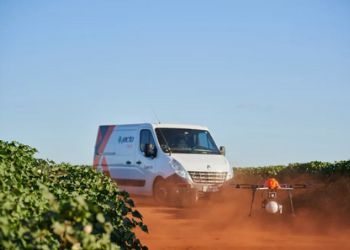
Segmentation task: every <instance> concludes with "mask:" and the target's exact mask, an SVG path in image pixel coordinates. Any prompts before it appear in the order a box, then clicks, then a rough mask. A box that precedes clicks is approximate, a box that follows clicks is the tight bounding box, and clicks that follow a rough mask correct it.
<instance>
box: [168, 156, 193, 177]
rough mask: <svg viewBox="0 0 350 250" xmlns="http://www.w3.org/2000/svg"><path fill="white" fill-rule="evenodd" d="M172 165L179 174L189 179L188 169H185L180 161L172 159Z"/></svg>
mask: <svg viewBox="0 0 350 250" xmlns="http://www.w3.org/2000/svg"><path fill="white" fill-rule="evenodd" d="M170 166H171V167H172V168H173V169H174V171H175V173H176V174H177V175H179V176H181V177H182V178H185V179H189V176H188V173H187V171H186V170H185V169H184V167H183V166H182V165H181V163H180V162H178V161H177V160H175V159H172V160H171V161H170Z"/></svg>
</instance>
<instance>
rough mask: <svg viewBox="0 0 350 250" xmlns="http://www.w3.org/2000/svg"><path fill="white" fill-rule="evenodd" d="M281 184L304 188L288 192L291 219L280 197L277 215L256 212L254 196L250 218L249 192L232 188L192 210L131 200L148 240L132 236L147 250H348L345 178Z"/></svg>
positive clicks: (349, 203) (349, 198) (349, 184)
mask: <svg viewBox="0 0 350 250" xmlns="http://www.w3.org/2000/svg"><path fill="white" fill-rule="evenodd" d="M237 181H239V182H240V183H254V182H253V181H256V182H257V181H261V180H253V179H251V180H244V179H238V180H235V183H238V182H237ZM248 181H249V182H248ZM260 183H261V182H260ZM282 183H290V184H293V183H307V184H309V186H308V188H307V189H304V190H295V191H294V192H293V201H294V207H295V214H296V216H293V215H292V214H291V212H290V206H289V200H288V196H287V194H284V193H282V192H279V193H278V195H279V200H280V201H281V203H282V204H283V214H282V215H279V214H278V215H276V214H273V215H272V214H268V213H266V212H265V211H264V210H263V209H261V201H262V197H261V196H260V195H259V194H258V195H257V197H256V200H255V203H254V207H253V214H252V216H251V217H249V216H248V214H249V206H250V202H251V191H250V190H242V189H234V188H233V187H227V188H225V189H223V190H222V191H221V192H220V193H219V194H215V195H212V196H211V197H209V198H207V199H203V200H200V202H199V204H198V205H197V206H195V207H193V208H174V207H165V206H156V205H154V204H153V200H152V199H151V198H147V199H146V198H141V197H135V198H134V199H135V201H136V206H137V209H138V210H139V211H140V212H141V213H142V215H143V216H144V222H145V223H146V224H147V225H148V227H149V234H144V233H142V232H137V234H138V236H139V237H140V238H141V240H142V242H143V244H145V245H147V246H148V247H149V248H150V249H266V248H278V249H332V248H333V249H334V248H337V249H350V237H349V235H350V213H349V211H350V179H349V178H345V177H337V178H333V179H332V178H328V179H323V180H316V179H313V178H311V177H307V176H299V177H298V178H294V179H285V180H283V182H282Z"/></svg>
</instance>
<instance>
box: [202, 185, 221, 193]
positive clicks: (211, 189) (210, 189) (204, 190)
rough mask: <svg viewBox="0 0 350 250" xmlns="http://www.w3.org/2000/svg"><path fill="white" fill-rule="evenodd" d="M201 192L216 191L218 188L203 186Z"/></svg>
mask: <svg viewBox="0 0 350 250" xmlns="http://www.w3.org/2000/svg"><path fill="white" fill-rule="evenodd" d="M202 190H203V192H217V191H219V188H218V187H217V186H203V188H202Z"/></svg>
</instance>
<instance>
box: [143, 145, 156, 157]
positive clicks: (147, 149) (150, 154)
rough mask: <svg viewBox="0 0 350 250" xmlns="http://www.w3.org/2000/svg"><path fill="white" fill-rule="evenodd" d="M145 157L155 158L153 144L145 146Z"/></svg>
mask: <svg viewBox="0 0 350 250" xmlns="http://www.w3.org/2000/svg"><path fill="white" fill-rule="evenodd" d="M145 156H146V157H152V158H155V157H156V156H157V148H156V147H155V146H154V145H153V144H149V143H146V144H145Z"/></svg>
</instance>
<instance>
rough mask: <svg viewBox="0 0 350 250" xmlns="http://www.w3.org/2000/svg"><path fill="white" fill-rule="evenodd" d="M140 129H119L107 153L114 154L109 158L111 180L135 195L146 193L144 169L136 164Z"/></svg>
mask: <svg viewBox="0 0 350 250" xmlns="http://www.w3.org/2000/svg"><path fill="white" fill-rule="evenodd" d="M138 136H139V129H137V128H118V129H117V130H115V131H114V132H113V134H112V135H111V139H110V143H109V144H108V145H107V148H106V151H107V152H113V154H111V155H110V156H109V157H108V166H109V172H110V176H111V178H112V179H113V180H114V181H116V182H117V184H118V187H119V188H120V189H121V190H125V191H127V192H130V193H134V194H142V193H144V189H145V185H146V179H145V173H144V169H143V168H141V167H140V166H139V164H137V163H136V158H135V157H136V151H137V150H138V144H139V139H138Z"/></svg>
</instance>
